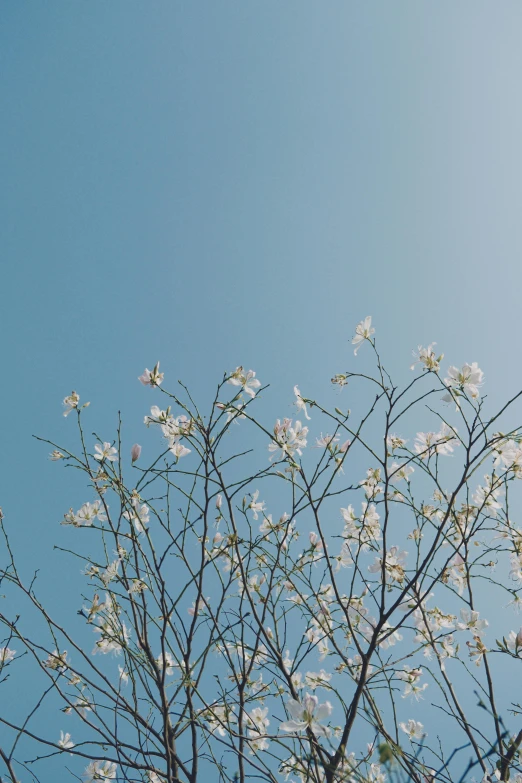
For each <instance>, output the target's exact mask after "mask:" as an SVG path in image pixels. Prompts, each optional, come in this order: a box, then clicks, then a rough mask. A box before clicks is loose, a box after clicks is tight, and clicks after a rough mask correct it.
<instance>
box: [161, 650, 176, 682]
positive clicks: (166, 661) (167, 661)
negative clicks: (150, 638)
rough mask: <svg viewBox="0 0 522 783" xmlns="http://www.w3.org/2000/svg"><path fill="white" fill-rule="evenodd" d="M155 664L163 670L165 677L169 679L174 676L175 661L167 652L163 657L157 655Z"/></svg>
mask: <svg viewBox="0 0 522 783" xmlns="http://www.w3.org/2000/svg"><path fill="white" fill-rule="evenodd" d="M156 663H157V664H158V667H159V668H160V669H164V670H165V674H166V675H167V677H171V676H172V675H173V674H174V670H175V669H176V668H177V664H176V661H175V660H174V658H173V657H172V655H171V654H170V653H169V651H168V650H167V651H166V652H165V655H163V656H162V655H158V657H157V658H156Z"/></svg>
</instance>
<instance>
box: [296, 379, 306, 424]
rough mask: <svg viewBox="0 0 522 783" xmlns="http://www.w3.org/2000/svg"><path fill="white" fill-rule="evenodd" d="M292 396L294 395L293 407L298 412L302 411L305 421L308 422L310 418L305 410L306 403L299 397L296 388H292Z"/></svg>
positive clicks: (299, 393) (299, 394) (297, 388)
mask: <svg viewBox="0 0 522 783" xmlns="http://www.w3.org/2000/svg"><path fill="white" fill-rule="evenodd" d="M294 394H295V406H296V408H297V410H298V411H303V413H304V417H305V419H308V421H310V416H309V415H308V411H307V409H306V403H305V401H304V400H303V398H302V397H301V392H300V391H299V387H298V386H294Z"/></svg>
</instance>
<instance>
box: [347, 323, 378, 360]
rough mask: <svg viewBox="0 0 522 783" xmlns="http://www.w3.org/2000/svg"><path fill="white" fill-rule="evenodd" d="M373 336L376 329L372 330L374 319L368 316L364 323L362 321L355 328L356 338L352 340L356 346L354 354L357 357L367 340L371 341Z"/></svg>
mask: <svg viewBox="0 0 522 783" xmlns="http://www.w3.org/2000/svg"><path fill="white" fill-rule="evenodd" d="M372 334H375V329H373V328H372V317H371V315H367V316H366V318H365V319H364V321H361V322H360V323H358V324H357V326H356V327H355V337H354V338H353V340H352V345H355V346H356V348H355V350H354V354H355V355H356V356H357V351H358V350H359V348H360V347H361V345H362V343H363V342H364V341H365V340H369V339H370V337H371V336H372Z"/></svg>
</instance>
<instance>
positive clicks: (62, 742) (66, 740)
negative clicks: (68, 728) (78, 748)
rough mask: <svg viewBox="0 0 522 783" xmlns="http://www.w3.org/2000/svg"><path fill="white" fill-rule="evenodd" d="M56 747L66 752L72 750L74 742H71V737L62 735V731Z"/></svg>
mask: <svg viewBox="0 0 522 783" xmlns="http://www.w3.org/2000/svg"><path fill="white" fill-rule="evenodd" d="M58 745H59V746H60V747H61V748H63V749H64V750H68V749H69V748H74V742H71V735H70V734H64V733H63V731H61V732H60V739H59V740H58Z"/></svg>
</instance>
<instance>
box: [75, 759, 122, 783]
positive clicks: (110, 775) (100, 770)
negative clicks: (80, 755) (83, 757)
mask: <svg viewBox="0 0 522 783" xmlns="http://www.w3.org/2000/svg"><path fill="white" fill-rule="evenodd" d="M116 769H117V764H115V763H114V762H113V761H91V763H90V764H89V766H88V767H86V769H85V772H84V773H83V776H82V777H83V778H84V779H85V783H96V781H100V780H101V781H103V780H114V778H115V777H116Z"/></svg>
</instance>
